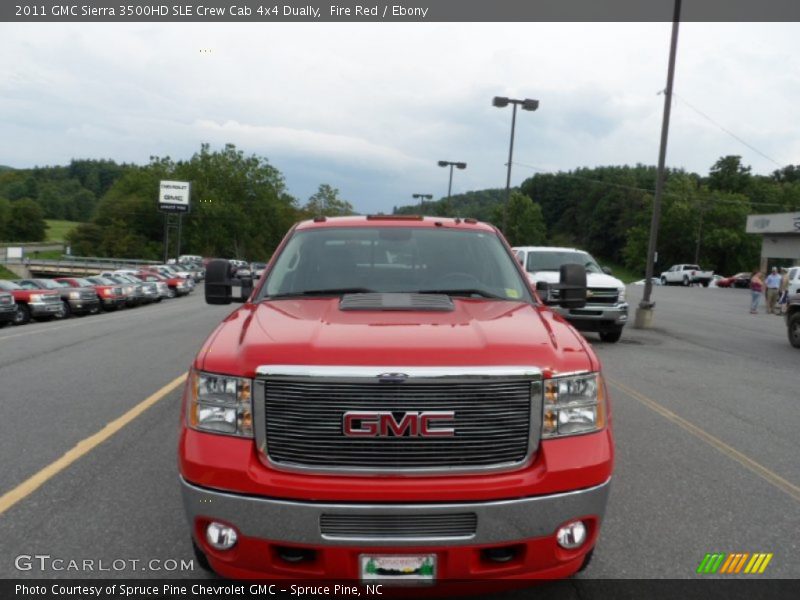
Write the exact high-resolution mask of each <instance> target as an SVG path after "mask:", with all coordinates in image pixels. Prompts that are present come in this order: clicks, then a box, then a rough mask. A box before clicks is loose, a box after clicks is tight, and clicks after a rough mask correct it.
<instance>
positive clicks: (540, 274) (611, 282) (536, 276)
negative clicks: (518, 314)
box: [526, 271, 625, 289]
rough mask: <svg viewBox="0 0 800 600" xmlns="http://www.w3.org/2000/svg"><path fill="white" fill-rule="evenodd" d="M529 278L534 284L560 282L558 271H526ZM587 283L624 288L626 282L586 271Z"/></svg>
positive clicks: (600, 286) (601, 286) (596, 286)
mask: <svg viewBox="0 0 800 600" xmlns="http://www.w3.org/2000/svg"><path fill="white" fill-rule="evenodd" d="M526 275H527V276H528V280H529V281H531V282H532V283H533V284H534V286H535V285H536V282H538V281H545V282H547V283H558V279H559V272H558V271H535V272H533V273H526ZM586 285H588V286H589V287H590V288H617V289H619V288H623V287H625V284H624V283H622V281H620V280H619V279H617V278H616V277H612V276H611V275H606V274H605V273H586Z"/></svg>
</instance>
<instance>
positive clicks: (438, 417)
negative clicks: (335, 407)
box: [342, 410, 456, 437]
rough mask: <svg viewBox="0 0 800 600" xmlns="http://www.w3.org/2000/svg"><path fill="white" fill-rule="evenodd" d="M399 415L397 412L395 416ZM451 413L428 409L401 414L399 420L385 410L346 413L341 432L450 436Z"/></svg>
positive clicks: (452, 413)
mask: <svg viewBox="0 0 800 600" xmlns="http://www.w3.org/2000/svg"><path fill="white" fill-rule="evenodd" d="M398 414H399V413H398ZM455 416H456V413H455V412H454V411H452V410H427V411H421V412H407V413H403V416H402V417H400V420H399V421H398V420H397V419H396V418H395V416H394V414H392V413H391V412H388V411H354V410H351V411H348V412H346V413H344V420H343V422H342V430H343V431H344V434H345V436H347V437H405V436H406V434H408V436H409V437H453V436H454V435H455V429H454V428H453V427H443V426H442V425H443V424H444V423H445V422H450V423H452V421H453V419H454V418H455Z"/></svg>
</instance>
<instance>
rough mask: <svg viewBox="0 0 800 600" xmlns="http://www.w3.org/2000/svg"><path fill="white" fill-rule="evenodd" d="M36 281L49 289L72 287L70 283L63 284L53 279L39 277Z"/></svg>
mask: <svg viewBox="0 0 800 600" xmlns="http://www.w3.org/2000/svg"><path fill="white" fill-rule="evenodd" d="M36 283H37V284H39V285H40V286H42V287H43V288H45V289H48V290H57V289H59V288H62V287H72V286H70V285H69V284H67V285H63V284H61V283H59V282H58V281H53V280H52V279H37V280H36Z"/></svg>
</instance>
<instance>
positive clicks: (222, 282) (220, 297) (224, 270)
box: [205, 258, 232, 304]
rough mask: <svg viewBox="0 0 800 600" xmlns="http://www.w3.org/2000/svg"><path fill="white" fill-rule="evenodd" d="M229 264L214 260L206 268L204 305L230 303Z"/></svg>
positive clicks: (222, 259) (218, 259) (219, 259)
mask: <svg viewBox="0 0 800 600" xmlns="http://www.w3.org/2000/svg"><path fill="white" fill-rule="evenodd" d="M231 271H232V269H231V263H229V262H228V261H227V260H225V259H224V258H215V259H213V260H210V261H209V262H208V265H207V266H206V285H205V288H206V304H230V303H231V279H232V277H231V275H232V273H231Z"/></svg>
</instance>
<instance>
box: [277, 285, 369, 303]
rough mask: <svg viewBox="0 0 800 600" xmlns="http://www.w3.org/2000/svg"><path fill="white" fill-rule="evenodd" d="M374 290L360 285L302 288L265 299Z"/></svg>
mask: <svg viewBox="0 0 800 600" xmlns="http://www.w3.org/2000/svg"><path fill="white" fill-rule="evenodd" d="M373 292H375V290H371V289H368V288H359V287H351V288H329V289H324V290H301V291H297V292H286V293H285V294H273V295H272V296H267V297H266V298H265V300H276V299H280V298H298V297H303V296H341V295H343V294H369V293H373Z"/></svg>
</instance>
